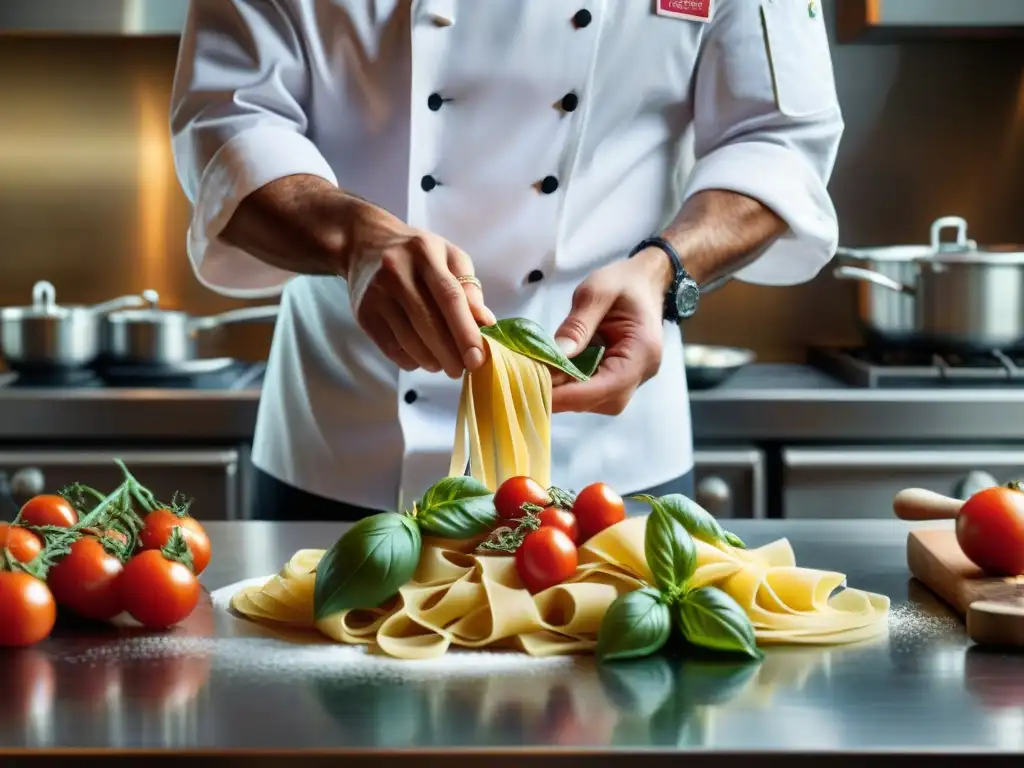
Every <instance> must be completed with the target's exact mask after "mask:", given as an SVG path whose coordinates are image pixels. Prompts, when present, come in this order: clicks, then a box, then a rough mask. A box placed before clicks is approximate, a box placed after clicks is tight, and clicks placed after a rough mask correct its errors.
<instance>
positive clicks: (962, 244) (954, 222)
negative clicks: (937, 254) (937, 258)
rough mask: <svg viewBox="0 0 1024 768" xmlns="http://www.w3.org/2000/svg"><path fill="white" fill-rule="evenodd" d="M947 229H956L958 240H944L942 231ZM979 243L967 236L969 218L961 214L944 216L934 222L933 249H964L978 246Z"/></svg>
mask: <svg viewBox="0 0 1024 768" xmlns="http://www.w3.org/2000/svg"><path fill="white" fill-rule="evenodd" d="M946 229H954V230H956V240H954V241H953V242H951V243H945V242H943V241H942V232H943V230H946ZM977 247H978V244H977V243H976V242H974V241H973V240H969V239H968V238H967V220H966V219H964V218H962V217H960V216H942V217H941V218H938V219H936V220H935V221H933V222H932V250H933V251H941V250H956V251H964V250H970V249H974V248H977Z"/></svg>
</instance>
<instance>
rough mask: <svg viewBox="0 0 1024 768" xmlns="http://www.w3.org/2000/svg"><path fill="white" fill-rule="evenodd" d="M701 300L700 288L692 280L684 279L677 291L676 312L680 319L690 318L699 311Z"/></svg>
mask: <svg viewBox="0 0 1024 768" xmlns="http://www.w3.org/2000/svg"><path fill="white" fill-rule="evenodd" d="M699 298H700V288H699V287H698V286H697V283H696V282H694V281H693V280H692V279H690V278H684V279H683V282H682V283H680V284H679V290H678V291H676V311H677V312H678V313H679V316H680V317H690V316H691V315H693V313H694V312H696V311H697V300H698V299H699Z"/></svg>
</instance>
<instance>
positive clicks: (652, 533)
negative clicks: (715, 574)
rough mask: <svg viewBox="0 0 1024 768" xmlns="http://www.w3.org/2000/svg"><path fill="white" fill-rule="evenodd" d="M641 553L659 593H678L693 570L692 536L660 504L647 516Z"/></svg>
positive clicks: (693, 550)
mask: <svg viewBox="0 0 1024 768" xmlns="http://www.w3.org/2000/svg"><path fill="white" fill-rule="evenodd" d="M644 555H645V556H646V557H647V567H648V568H650V569H651V573H652V574H653V575H654V583H655V584H656V585H657V587H658V589H660V590H661V592H662V594H663V595H675V594H678V593H679V592H680V591H681V590H682V589H683V587H685V586H686V582H687V581H689V580H690V577H691V576H693V572H694V571H695V570H697V547H696V545H695V544H694V543H693V538H692V537H691V536H690V534H689V533H687V532H686V529H685V528H684V527H683V525H682V523H680V522H679V521H678V520H676V518H674V517H672V516H671V515H669V514H668V513H667V512H666V511H665V509H664V507H662V506H661V505H656V506H655V507H654V509H652V510H651V514H650V515H649V516H648V518H647V531H646V533H645V534H644Z"/></svg>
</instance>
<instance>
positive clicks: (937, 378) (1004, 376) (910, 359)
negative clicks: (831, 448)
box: [808, 347, 1024, 389]
mask: <svg viewBox="0 0 1024 768" xmlns="http://www.w3.org/2000/svg"><path fill="white" fill-rule="evenodd" d="M808 359H809V362H810V364H811V365H814V366H815V367H817V368H820V369H821V370H823V371H825V372H827V373H830V374H832V375H833V376H835V377H836V378H838V379H840V380H842V381H844V382H846V383H847V384H850V385H852V386H855V387H871V388H893V389H898V388H914V387H939V386H952V387H986V386H987V387H1007V386H1011V387H1024V350H1005V351H1002V350H993V351H991V352H975V353H963V352H934V351H930V350H913V349H881V348H878V349H876V348H871V347H850V348H830V347H817V348H812V349H811V350H810V354H809V358H808Z"/></svg>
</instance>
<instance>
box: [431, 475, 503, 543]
mask: <svg viewBox="0 0 1024 768" xmlns="http://www.w3.org/2000/svg"><path fill="white" fill-rule="evenodd" d="M414 517H415V519H416V522H417V523H418V524H419V526H420V530H421V531H422V532H423V533H425V534H427V535H428V536H440V537H441V538H443V539H471V538H473V537H474V536H479V535H480V534H482V533H487V532H488V531H490V530H491V529H492V528H493V527H494V526H495V524H496V523H497V522H498V513H497V512H496V511H495V509H494V494H493V493H491V491H490V489H489V488H488V487H487V486H486V485H484V484H483V483H481V482H480V481H479V480H474V479H473V478H472V477H469V476H468V475H456V476H453V477H446V478H445V479H444V480H441V481H440V482H439V483H435V484H434V485H433V486H432V487H431V488H430V489H429V490H428V491H427V492H426V493H425V494H423V498H422V499H420V501H419V502H418V503H417V504H416V510H415V514H414Z"/></svg>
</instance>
